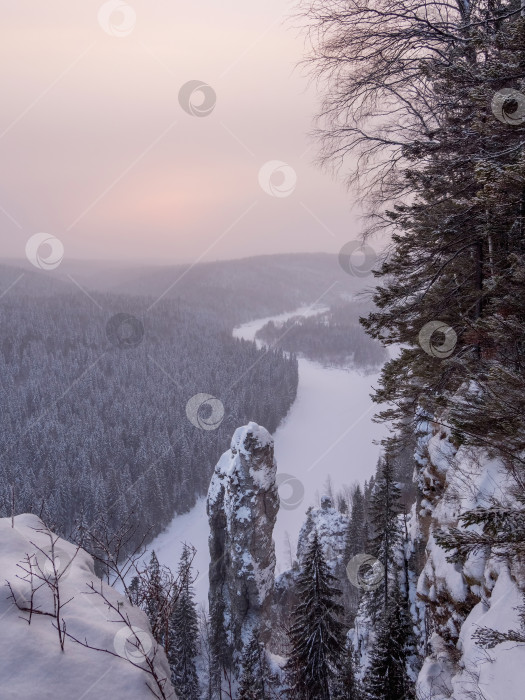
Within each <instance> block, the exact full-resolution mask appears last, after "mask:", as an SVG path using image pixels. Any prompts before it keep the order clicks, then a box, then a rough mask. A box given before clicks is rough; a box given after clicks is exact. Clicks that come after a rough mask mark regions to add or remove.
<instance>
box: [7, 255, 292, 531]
mask: <svg viewBox="0 0 525 700" xmlns="http://www.w3.org/2000/svg"><path fill="white" fill-rule="evenodd" d="M3 271H4V274H3V275H2V288H3V289H7V288H8V287H9V284H10V283H11V282H12V281H13V280H15V279H16V278H17V276H18V274H19V272H20V271H17V270H13V269H11V268H4V269H3ZM15 289H16V293H15ZM150 305H151V299H144V298H141V297H138V296H133V297H131V296H122V295H115V294H110V293H100V292H96V291H91V292H88V293H87V294H85V293H82V292H81V291H80V290H79V289H77V288H76V287H75V286H74V285H72V284H71V283H66V282H64V281H61V280H51V281H50V282H47V281H46V280H44V279H43V278H42V277H41V276H39V275H34V276H33V275H31V274H29V275H26V276H25V278H23V279H22V280H21V281H20V282H19V283H18V285H17V288H14V289H13V291H12V292H11V293H9V292H8V293H7V294H5V295H4V297H3V298H2V303H1V306H0V327H1V329H2V339H1V341H0V376H1V386H2V416H3V420H2V430H1V434H0V454H2V460H1V461H0V493H1V496H0V509H1V510H0V512H1V514H2V515H3V516H6V515H10V514H11V511H12V510H13V509H14V511H15V512H16V513H20V512H34V513H36V514H40V515H41V516H42V517H43V518H44V519H45V520H46V522H47V523H48V524H50V525H52V526H53V528H54V529H55V531H56V532H58V533H59V534H63V535H68V536H71V535H72V533H73V532H74V531H75V530H78V528H81V529H82V528H89V527H90V526H91V525H92V524H93V523H94V522H96V521H97V519H98V518H100V517H103V518H104V520H105V521H108V524H110V527H111V528H118V527H119V526H120V525H121V524H122V522H123V521H124V520H126V519H128V518H129V519H130V522H129V524H130V525H131V526H133V527H136V529H137V531H136V533H135V534H134V537H133V538H132V541H131V542H130V545H131V544H134V543H136V542H138V541H141V538H142V537H143V536H144V534H146V533H148V534H147V538H148V539H149V538H150V537H151V536H153V535H154V534H155V533H157V532H159V530H160V529H162V527H164V526H165V525H166V524H167V523H168V522H169V521H170V520H171V518H172V516H173V514H174V513H175V512H184V511H186V510H188V509H189V508H190V507H191V506H192V505H193V504H194V502H195V498H196V497H197V496H198V495H199V494H202V493H203V492H205V491H206V489H207V486H208V483H209V479H210V474H211V471H212V469H213V466H214V464H215V462H216V460H217V458H218V456H219V455H220V454H221V452H222V451H223V449H224V446H225V445H226V444H227V440H228V439H229V435H230V433H231V432H232V429H233V428H234V426H237V425H238V424H240V423H242V422H243V421H246V420H248V419H251V418H257V419H258V420H260V421H261V422H262V423H265V424H266V425H268V426H269V427H270V428H271V429H272V430H275V429H276V427H277V425H278V424H279V422H280V421H281V419H282V418H283V417H284V416H285V415H286V413H287V411H288V409H289V407H290V405H291V404H292V402H293V400H294V398H295V392H296V388H297V363H296V360H295V359H294V358H293V357H285V356H284V355H283V353H282V352H281V351H280V350H275V351H273V350H260V351H259V350H257V349H256V348H255V346H254V345H253V344H252V343H246V342H243V341H238V340H235V339H234V338H232V337H231V332H230V329H229V328H228V326H227V324H225V322H224V321H223V320H220V319H219V318H218V317H217V316H216V315H215V314H214V313H213V312H211V311H209V310H208V309H207V308H206V307H205V306H204V307H203V306H201V305H200V304H199V303H198V302H197V301H195V302H194V303H193V304H192V305H191V306H190V305H189V304H185V303H183V302H178V301H175V300H171V299H164V300H161V301H160V302H159V303H158V304H156V305H155V306H154V307H152V308H151V309H150V310H149V311H148V307H149V306H150ZM196 395H209V397H214V399H217V400H218V401H217V400H214V401H213V402H212V404H209V403H208V402H207V400H206V396H201V397H200V398H197V399H196V400H195V401H196V403H195V401H194V402H193V403H191V404H188V402H189V401H190V399H191V398H192V397H194V396H196ZM188 411H189V412H190V416H189V417H188ZM211 413H213V416H212V423H211V426H210V425H208V424H207V423H206V420H207V419H208V418H209V416H210V414H211ZM190 418H191V420H190ZM202 425H204V429H203V428H202ZM210 427H211V429H209V428H210ZM150 529H151V531H149V530H150Z"/></svg>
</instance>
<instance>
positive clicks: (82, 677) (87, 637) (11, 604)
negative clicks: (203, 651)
mask: <svg viewBox="0 0 525 700" xmlns="http://www.w3.org/2000/svg"><path fill="white" fill-rule="evenodd" d="M0 571H1V572H2V579H3V581H2V584H3V590H2V592H1V595H0V619H1V634H0V697H1V698H2V700H21V699H22V698H23V699H24V700H31V699H32V698H38V699H39V700H46V699H51V698H56V699H57V700H62V699H66V698H67V699H68V700H69V699H70V698H86V700H87V698H88V697H89V698H93V697H100V698H114V699H117V698H126V700H147V699H148V698H151V697H152V690H151V689H150V688H153V689H154V690H156V691H157V692H159V690H158V688H159V686H158V685H156V682H155V680H154V678H153V676H152V674H151V669H154V672H155V675H156V676H157V679H158V681H159V683H160V684H161V685H162V688H163V692H164V696H165V697H166V698H168V699H169V700H175V699H176V695H175V691H174V690H173V688H172V685H171V681H170V675H171V674H170V669H169V666H168V662H167V660H166V656H165V654H164V650H163V649H162V647H160V646H159V645H158V644H157V643H156V642H155V641H154V639H153V637H152V635H151V629H150V625H149V622H148V619H147V617H146V614H145V613H144V612H143V611H142V610H140V609H139V608H137V607H134V606H132V605H131V604H130V603H129V601H128V600H127V599H126V598H124V597H123V596H122V595H121V594H119V593H118V592H117V591H116V590H114V589H113V588H111V587H110V586H107V585H106V584H104V583H102V581H101V580H100V579H99V578H98V577H97V576H96V574H95V571H94V567H93V558H92V557H91V556H90V555H89V554H88V553H87V552H85V551H84V550H83V549H80V548H78V547H76V546H75V545H73V544H71V543H70V542H67V541H66V540H64V539H61V538H59V537H57V536H56V535H54V534H53V533H52V532H50V531H49V530H48V529H47V528H46V526H45V525H44V523H43V522H42V521H41V520H40V519H39V518H38V517H37V516H36V515H30V514H25V515H18V516H16V517H15V518H14V522H13V523H12V522H11V518H0ZM94 591H96V592H94ZM99 592H100V594H99ZM110 606H111V607H110ZM31 608H32V610H33V612H32V615H30V612H29V610H31ZM29 621H30V624H28V622H29ZM58 623H60V624H58ZM57 626H60V628H62V629H63V630H65V633H64V634H63V650H62V649H61V644H60V639H59V634H58V630H57ZM73 637H74V638H75V639H77V640H79V642H81V643H78V642H75V641H74V639H73ZM84 643H87V644H88V645H89V646H90V647H92V648H86V646H83V644H84ZM95 649H96V650H95ZM107 652H109V653H107ZM148 686H150V687H148ZM157 697H160V694H159V695H157Z"/></svg>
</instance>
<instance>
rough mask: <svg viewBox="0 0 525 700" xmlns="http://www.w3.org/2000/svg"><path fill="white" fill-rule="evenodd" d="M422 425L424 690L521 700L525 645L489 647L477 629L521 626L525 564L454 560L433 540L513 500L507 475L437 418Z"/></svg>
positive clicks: (484, 555) (463, 698)
mask: <svg viewBox="0 0 525 700" xmlns="http://www.w3.org/2000/svg"><path fill="white" fill-rule="evenodd" d="M443 422H446V421H443ZM424 427H425V430H424V434H423V435H422V437H420V439H419V442H418V450H417V453H416V460H417V463H418V467H419V469H418V476H419V489H420V493H421V495H422V497H421V499H420V501H419V503H418V504H417V505H416V506H414V508H413V514H412V516H413V517H412V518H411V519H412V521H415V520H417V530H418V535H417V537H413V538H412V539H413V541H416V540H417V539H420V538H421V539H422V541H423V542H426V552H425V554H424V557H423V561H422V571H421V574H420V576H419V581H418V584H417V601H418V602H419V605H418V608H419V612H420V620H419V625H420V629H421V633H422V637H423V639H424V640H425V641H426V644H425V645H424V646H426V649H425V651H424V653H423V655H424V657H425V658H424V663H423V668H422V670H421V672H420V674H419V678H418V683H417V687H418V692H419V695H420V697H422V698H432V700H445V699H448V698H454V700H468V699H469V698H473V697H480V698H481V697H483V698H487V699H488V700H498V699H499V698H505V700H519V699H520V698H522V697H523V687H524V685H525V646H523V645H519V644H518V645H516V644H512V643H509V642H506V643H503V644H498V645H497V646H495V647H494V648H493V649H489V650H487V649H483V648H481V647H480V646H479V645H477V644H476V642H475V639H474V633H475V632H476V630H479V629H480V628H483V627H488V628H491V629H496V630H498V631H501V632H506V631H508V630H509V629H514V628H518V629H519V627H520V624H519V620H518V612H517V607H518V606H519V605H521V604H522V591H521V590H520V587H521V586H522V585H523V571H522V563H521V562H520V561H519V559H518V558H516V559H515V560H513V561H510V562H506V561H504V560H503V559H501V558H498V557H496V556H494V555H491V553H490V551H487V550H482V551H480V552H478V553H476V554H475V555H470V556H468V557H467V558H466V560H465V561H464V562H463V563H461V564H460V563H451V562H449V561H447V554H446V552H445V551H444V550H443V549H442V548H441V547H439V546H438V545H437V543H436V541H435V538H434V533H435V532H436V531H437V530H441V529H444V530H447V529H449V528H451V527H459V528H460V529H464V528H463V525H462V524H461V522H460V516H461V515H462V514H463V513H465V512H467V511H469V510H472V509H473V508H476V507H482V508H484V507H487V506H489V505H490V504H491V501H492V499H493V498H495V499H498V500H501V501H506V502H509V501H512V494H511V483H510V479H509V475H508V473H507V472H506V470H505V469H504V467H503V465H502V464H501V462H499V461H498V460H496V459H491V458H490V457H488V456H487V454H486V453H485V452H484V451H483V450H481V449H479V448H476V449H474V448H466V447H464V446H459V447H458V446H456V445H455V444H454V442H453V440H452V437H451V435H450V432H449V430H448V429H445V428H443V427H442V426H440V425H438V424H435V423H433V422H431V421H429V422H428V423H427V424H426V425H425V426H424ZM470 527H471V528H477V527H478V526H470ZM420 541H421V540H420ZM422 604H423V605H422ZM416 605H417V602H416ZM425 610H426V615H425V619H422V616H421V613H422V612H423V611H425Z"/></svg>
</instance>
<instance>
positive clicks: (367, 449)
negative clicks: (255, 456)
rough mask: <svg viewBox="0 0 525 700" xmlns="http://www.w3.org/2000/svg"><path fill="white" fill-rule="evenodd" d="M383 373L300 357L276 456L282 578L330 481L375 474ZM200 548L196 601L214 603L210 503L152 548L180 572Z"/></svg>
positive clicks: (253, 324)
mask: <svg viewBox="0 0 525 700" xmlns="http://www.w3.org/2000/svg"><path fill="white" fill-rule="evenodd" d="M324 310H325V309H324V308H321V307H316V308H312V307H303V308H301V309H297V310H296V311H294V312H291V313H286V314H280V315H279V316H273V317H268V318H264V319H259V320H256V321H250V322H249V323H246V324H244V325H242V326H239V327H238V328H236V329H235V330H234V332H233V334H234V336H235V337H236V338H244V339H245V340H254V338H255V334H256V332H257V331H258V330H259V328H261V327H262V326H264V325H265V324H266V323H267V322H268V321H270V320H273V321H275V322H282V321H285V320H286V319H288V318H291V317H292V316H298V315H300V316H311V315H315V314H318V313H321V312H322V311H324ZM377 379H378V374H369V375H363V374H360V373H359V372H357V371H355V370H344V369H334V368H326V367H323V366H321V365H319V364H317V363H315V362H311V361H310V360H306V359H303V358H300V359H299V386H298V391H297V398H296V400H295V402H294V404H293V406H292V407H291V409H290V412H289V414H288V416H287V417H286V418H285V420H284V421H283V423H282V424H281V426H280V427H279V428H278V429H277V431H276V432H275V435H274V436H273V437H274V442H275V457H276V460H277V480H278V484H279V495H280V497H281V508H280V510H279V514H278V516H277V523H276V525H275V529H274V540H275V550H276V557H277V569H276V573H280V572H281V571H284V570H285V569H287V568H288V567H289V565H290V559H289V551H288V545H287V539H288V536H289V538H290V541H291V546H292V551H293V553H294V554H295V550H296V546H297V537H298V535H299V530H300V529H301V526H302V524H303V521H304V518H305V511H306V509H307V508H308V506H310V505H315V504H316V503H317V496H318V494H322V491H323V484H324V483H325V481H326V479H327V477H328V476H330V477H331V478H332V481H333V485H334V488H335V489H336V490H337V488H338V487H340V486H341V485H342V484H351V483H353V482H354V481H359V482H361V483H363V482H364V480H365V479H369V478H370V477H371V476H372V475H373V474H374V472H375V467H376V463H377V459H378V457H379V453H380V447H379V445H374V444H373V441H374V440H380V439H381V438H382V437H383V436H384V434H385V428H384V426H382V425H378V424H376V423H373V422H372V416H373V414H374V412H375V408H376V407H375V406H374V404H373V403H372V400H371V398H370V394H371V393H372V388H373V387H375V386H377ZM184 541H187V542H191V543H192V544H193V546H194V547H196V548H197V555H196V558H195V568H196V569H197V570H198V571H199V576H198V579H197V581H196V585H195V588H196V600H197V601H198V602H203V603H205V604H206V603H207V592H208V519H207V516H206V504H205V500H204V499H201V500H199V502H198V503H197V504H196V505H195V507H194V508H193V509H192V510H191V511H190V512H189V513H185V514H184V515H178V516H176V517H175V518H174V519H173V521H172V522H171V524H170V525H169V526H168V528H167V529H166V530H165V531H164V532H163V533H161V534H160V535H159V536H158V537H157V538H156V539H155V540H154V541H153V542H152V543H151V545H150V546H149V547H148V550H149V551H151V549H155V552H156V553H157V555H158V557H159V561H160V562H161V563H164V564H166V565H167V566H169V567H170V568H171V569H172V570H174V569H176V566H177V562H178V559H179V557H180V553H181V550H182V542H184Z"/></svg>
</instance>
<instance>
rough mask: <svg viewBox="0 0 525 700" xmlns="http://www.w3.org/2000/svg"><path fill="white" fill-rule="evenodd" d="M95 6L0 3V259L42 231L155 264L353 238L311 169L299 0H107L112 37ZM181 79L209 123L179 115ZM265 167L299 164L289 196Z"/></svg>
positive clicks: (341, 201) (329, 245)
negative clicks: (208, 100)
mask: <svg viewBox="0 0 525 700" xmlns="http://www.w3.org/2000/svg"><path fill="white" fill-rule="evenodd" d="M103 4H104V3H102V2H99V0H46V2H45V3H44V2H36V1H35V0H31V1H30V0H16V3H15V2H12V1H11V0H0V11H1V18H2V22H1V27H2V28H1V34H2V36H1V41H0V51H1V52H2V56H1V61H0V85H1V95H2V110H1V114H0V207H1V209H0V231H1V239H2V257H23V255H24V248H25V244H26V242H27V240H28V238H29V237H30V236H31V235H33V234H35V233H37V232H41V231H43V232H47V233H50V234H52V235H54V236H56V237H58V238H59V239H60V240H61V241H62V242H63V244H64V249H65V251H66V255H67V256H68V257H70V258H102V259H107V260H109V259H111V260H123V261H127V260H134V261H138V262H140V261H144V262H155V261H161V262H165V263H169V262H181V261H194V260H197V259H202V260H212V259H224V258H233V257H242V256H246V255H252V254H261V253H281V252H291V251H328V252H334V253H336V252H338V251H339V250H340V248H341V246H342V245H343V244H344V243H345V242H346V241H348V240H350V239H353V238H355V237H356V236H357V234H358V232H359V222H358V216H357V213H356V212H355V211H354V212H352V210H351V205H352V197H351V195H349V194H348V193H346V192H345V191H344V188H343V187H342V185H341V184H340V183H338V182H336V181H334V180H333V179H332V178H331V177H330V176H329V175H328V174H326V173H323V172H321V171H320V170H319V169H318V168H317V167H316V166H315V165H314V164H313V160H314V157H315V154H316V144H315V142H313V141H312V139H311V138H310V137H309V135H308V132H309V131H310V130H311V128H312V126H313V116H314V113H315V111H316V108H317V101H318V97H317V95H316V93H315V89H314V88H312V87H308V81H307V78H306V76H305V74H304V71H302V70H301V69H299V68H296V65H297V63H298V62H299V61H300V60H301V58H302V56H303V38H302V37H301V36H299V35H298V33H297V31H296V30H295V29H294V27H293V25H294V22H293V21H291V20H290V19H287V18H289V16H290V14H291V13H292V12H293V9H294V4H293V3H289V2H286V1H285V0H265V2H262V3H256V2H246V0H229V1H227V0H223V1H222V2H218V1H217V0H196V1H195V2H193V3H187V2H186V3H183V2H182V1H180V0H132V1H131V2H129V3H125V2H123V1H122V2H121V0H114V1H113V7H114V8H116V9H115V10H114V11H113V12H112V13H111V12H110V14H109V20H108V22H109V23H108V22H106V24H105V28H106V31H104V28H103V27H102V26H101V24H104V21H105V20H104V17H106V16H108V12H106V13H105V14H104V12H102V15H101V20H100V22H99V19H98V13H99V10H100V8H101V6H102V5H103ZM119 6H120V9H119ZM108 7H109V10H111V7H110V6H108ZM112 33H113V34H122V36H121V35H118V36H113V35H111V34H112ZM191 80H201V81H203V82H204V83H207V84H208V85H210V86H211V87H212V88H213V90H214V91H215V94H216V104H215V108H214V109H213V111H212V112H211V113H210V114H209V115H208V116H205V117H195V116H191V115H190V114H187V113H186V112H185V111H184V110H183V109H182V108H181V105H180V104H179V100H178V94H179V90H180V88H181V86H182V85H184V84H185V83H187V82H188V81H191ZM195 97H196V98H198V94H196V95H195ZM195 104H197V106H198V102H195ZM268 161H282V162H284V163H286V164H288V165H289V166H291V168H293V171H294V172H295V175H296V178H297V182H296V186H295V189H293V191H292V192H291V194H289V196H281V197H274V196H270V195H269V194H267V192H265V191H264V190H263V188H262V187H261V186H260V184H259V170H260V168H261V167H262V166H263V165H264V164H265V163H266V162H268ZM275 178H277V180H276V182H277V185H279V180H278V175H275V176H274V179H272V181H271V182H275Z"/></svg>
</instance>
